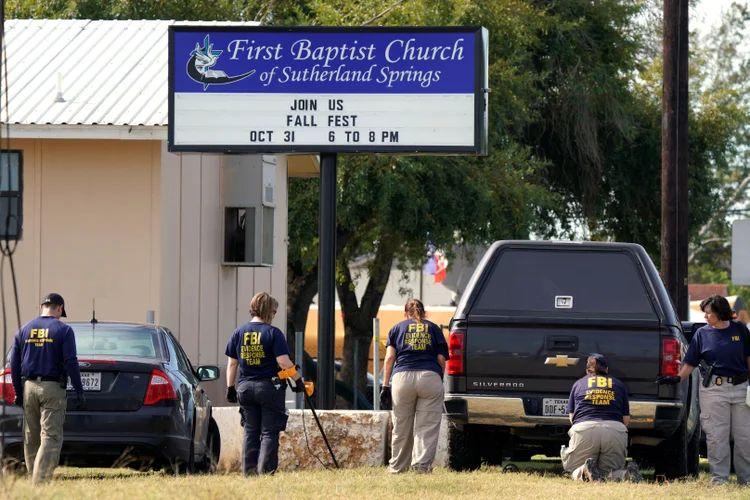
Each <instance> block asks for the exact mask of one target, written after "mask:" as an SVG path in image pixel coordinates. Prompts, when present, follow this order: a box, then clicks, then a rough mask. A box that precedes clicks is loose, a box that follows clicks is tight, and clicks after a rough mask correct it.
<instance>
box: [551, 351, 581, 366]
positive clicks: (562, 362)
mask: <svg viewBox="0 0 750 500" xmlns="http://www.w3.org/2000/svg"><path fill="white" fill-rule="evenodd" d="M579 359H580V358H569V357H568V356H566V355H562V356H561V355H559V354H558V355H557V356H555V357H554V358H547V359H546V360H545V362H544V364H545V365H555V366H557V367H558V368H565V367H566V366H573V365H576V364H578V360H579Z"/></svg>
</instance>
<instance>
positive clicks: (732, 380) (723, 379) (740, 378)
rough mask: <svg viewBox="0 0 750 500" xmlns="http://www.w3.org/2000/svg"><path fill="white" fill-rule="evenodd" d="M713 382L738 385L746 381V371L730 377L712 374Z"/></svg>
mask: <svg viewBox="0 0 750 500" xmlns="http://www.w3.org/2000/svg"><path fill="white" fill-rule="evenodd" d="M713 378H714V384H716V385H723V384H724V383H727V384H732V385H739V384H741V383H743V382H747V373H744V374H742V375H733V376H731V377H728V376H725V375H714V377H713Z"/></svg>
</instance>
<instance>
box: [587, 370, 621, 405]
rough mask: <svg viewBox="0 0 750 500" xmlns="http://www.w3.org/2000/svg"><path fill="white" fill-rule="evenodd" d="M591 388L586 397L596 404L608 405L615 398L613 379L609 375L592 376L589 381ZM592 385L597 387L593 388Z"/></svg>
mask: <svg viewBox="0 0 750 500" xmlns="http://www.w3.org/2000/svg"><path fill="white" fill-rule="evenodd" d="M587 383H588V387H589V389H588V390H587V391H586V397H585V398H584V399H586V400H588V401H591V404H595V405H608V404H610V403H611V402H612V401H614V400H615V391H613V390H612V379H611V378H609V377H591V378H589V379H588V381H587ZM592 387H596V388H595V389H592Z"/></svg>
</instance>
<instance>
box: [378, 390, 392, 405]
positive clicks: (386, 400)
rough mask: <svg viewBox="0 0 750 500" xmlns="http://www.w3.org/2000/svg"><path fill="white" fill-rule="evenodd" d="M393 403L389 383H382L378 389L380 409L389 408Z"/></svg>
mask: <svg viewBox="0 0 750 500" xmlns="http://www.w3.org/2000/svg"><path fill="white" fill-rule="evenodd" d="M392 405H393V398H392V397H391V386H390V385H384V386H383V388H382V389H380V409H381V410H390V409H391V408H392Z"/></svg>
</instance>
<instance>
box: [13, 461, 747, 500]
mask: <svg viewBox="0 0 750 500" xmlns="http://www.w3.org/2000/svg"><path fill="white" fill-rule="evenodd" d="M518 465H519V466H520V468H521V472H520V473H506V474H504V473H502V469H501V468H500V467H484V468H482V469H480V470H479V471H476V472H468V473H456V472H449V471H448V470H446V469H436V470H435V472H434V473H433V474H431V475H422V474H415V473H407V474H400V475H396V476H394V475H391V474H389V473H388V472H387V471H386V469H385V467H378V468H362V469H343V470H339V471H334V470H326V471H300V472H291V473H290V472H287V473H278V474H276V475H274V476H264V477H253V478H247V479H246V478H243V477H242V476H241V475H240V474H218V475H213V476H203V475H196V476H180V477H174V476H170V475H165V474H162V473H154V472H152V473H140V472H135V471H130V470H126V469H74V468H59V469H57V471H56V472H55V481H53V482H52V483H51V484H49V485H45V486H39V487H32V486H31V484H30V483H29V481H28V479H27V478H25V477H20V478H7V479H6V480H5V481H4V482H3V483H2V484H1V485H0V498H29V499H31V498H34V499H45V498H54V499H59V498H71V499H87V498H91V499H107V500H109V499H118V498H123V499H128V500H134V499H140V498H153V499H175V498H179V499H191V500H192V499H195V498H221V499H229V500H234V499H240V498H264V499H265V498H279V499H284V500H289V499H302V498H304V499H308V498H310V499H315V498H321V499H322V498H326V499H328V498H351V499H360V498H363V499H369V498H373V499H375V498H377V499H383V498H396V499H399V500H411V499H410V497H411V498H414V499H415V500H416V499H426V498H430V499H432V498H472V500H473V499H479V498H523V499H537V498H538V499H544V500H550V499H558V498H575V499H580V498H595V497H592V496H591V495H592V494H594V495H596V497H598V498H618V499H619V498H652V499H657V498H658V499H659V500H662V499H666V498H679V499H682V500H684V499H686V498H722V499H732V498H737V499H740V498H745V499H746V498H750V487H743V486H738V485H736V484H729V485H725V486H720V487H712V486H710V485H709V476H708V473H707V464H705V461H704V464H703V467H704V469H705V470H704V471H703V472H702V473H701V476H700V478H698V479H694V480H685V481H676V482H669V483H664V484H657V483H655V482H653V471H643V472H644V476H645V478H646V481H645V482H643V483H640V484H628V483H601V484H600V483H597V484H591V483H582V482H574V481H571V480H570V479H568V478H565V477H562V476H561V473H562V467H561V466H560V461H559V460H553V459H546V460H534V461H532V462H525V463H519V464H518ZM732 481H734V478H732Z"/></svg>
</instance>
